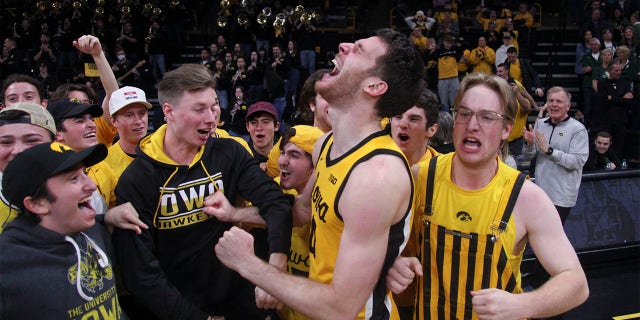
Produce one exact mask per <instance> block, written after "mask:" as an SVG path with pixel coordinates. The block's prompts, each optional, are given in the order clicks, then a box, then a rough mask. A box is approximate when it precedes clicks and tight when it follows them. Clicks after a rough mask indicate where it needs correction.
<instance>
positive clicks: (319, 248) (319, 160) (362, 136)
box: [215, 29, 424, 319]
mask: <svg viewBox="0 0 640 320" xmlns="http://www.w3.org/2000/svg"><path fill="white" fill-rule="evenodd" d="M333 62H334V64H335V68H334V69H333V71H331V72H330V73H328V74H325V75H324V76H323V77H322V79H321V80H319V81H318V82H316V90H317V92H318V93H320V94H321V95H322V96H323V97H324V98H325V99H326V100H327V102H328V103H329V118H330V119H331V123H332V126H333V132H332V133H329V134H327V135H326V136H325V137H323V138H320V139H319V140H318V143H317V144H316V146H315V148H314V152H313V160H314V163H316V170H315V172H314V174H313V176H312V178H310V179H309V182H308V183H307V186H306V187H305V189H304V191H303V192H302V194H300V195H298V196H297V197H296V201H295V203H294V207H295V209H294V222H302V223H305V222H306V223H308V222H311V224H312V226H311V236H310V243H309V247H310V253H311V255H310V270H309V279H307V278H302V277H296V276H293V275H289V274H287V273H285V272H283V271H281V270H277V269H276V268H273V267H271V266H269V265H267V264H266V263H265V262H263V261H261V260H260V259H258V258H257V257H255V255H254V254H253V239H252V238H251V236H250V235H249V234H248V233H246V232H245V231H243V230H241V229H239V228H235V227H234V228H232V229H231V230H229V231H227V232H225V235H224V237H222V238H221V239H220V241H219V242H218V244H217V245H216V248H215V249H216V254H217V255H218V258H219V259H220V261H221V262H222V263H224V264H225V265H226V266H228V267H230V268H231V269H234V270H236V271H238V272H239V273H240V275H242V276H243V277H245V278H247V279H249V280H250V281H252V282H253V283H255V284H256V285H257V286H258V287H259V288H261V289H263V290H265V291H266V292H267V293H269V294H271V295H272V298H273V297H275V298H276V299H278V300H279V302H282V303H284V304H286V305H287V306H289V307H291V308H292V309H294V310H296V311H297V312H300V313H302V314H304V315H305V316H308V317H309V318H312V319H373V318H375V319H398V314H397V310H396V308H395V305H394V303H393V301H392V300H391V298H390V292H389V291H388V290H387V288H386V286H385V283H384V277H383V276H382V275H384V274H386V272H387V269H388V267H390V266H391V264H393V261H394V260H395V258H396V257H397V256H398V255H399V253H400V252H401V251H402V248H403V247H404V244H405V242H406V238H407V236H408V234H409V228H410V225H409V223H410V221H411V220H410V219H411V210H410V207H411V202H412V195H413V183H412V179H411V174H410V172H409V166H408V163H407V160H406V158H405V157H404V156H403V154H402V151H401V150H400V149H399V148H398V147H397V146H396V145H395V143H394V142H393V139H392V138H391V136H389V135H388V134H386V133H384V132H381V129H380V120H381V118H382V117H392V116H395V115H397V114H401V113H403V112H404V111H406V110H407V109H409V108H410V107H411V106H412V105H413V104H414V103H415V101H416V100H417V97H418V94H419V91H420V88H421V86H422V78H423V74H422V70H423V69H424V66H423V64H422V59H421V58H420V57H419V56H418V55H417V54H416V51H415V50H414V49H412V44H411V41H410V40H409V39H407V38H406V36H404V35H402V34H401V33H399V32H397V31H393V30H391V29H382V30H379V31H378V32H376V35H375V36H373V37H370V38H366V39H361V40H358V41H356V42H355V43H342V44H340V45H339V53H338V54H337V55H336V57H335V59H334V60H333ZM277 302H278V301H268V300H267V299H264V300H261V301H258V306H261V307H268V308H269V307H275V306H276V305H277Z"/></svg>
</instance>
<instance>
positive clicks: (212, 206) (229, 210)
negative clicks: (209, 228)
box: [202, 191, 236, 222]
mask: <svg viewBox="0 0 640 320" xmlns="http://www.w3.org/2000/svg"><path fill="white" fill-rule="evenodd" d="M235 210H236V208H235V207H234V206H232V205H231V203H230V202H229V199H227V197H226V196H225V195H224V193H223V192H222V191H217V192H216V193H214V194H212V195H210V196H208V197H206V198H205V199H204V207H203V208H202V211H203V212H204V213H206V214H208V215H210V216H214V217H216V219H218V220H220V221H224V222H235V221H233V218H234V216H235V214H234V212H235Z"/></svg>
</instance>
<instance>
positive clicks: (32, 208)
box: [22, 196, 49, 216]
mask: <svg viewBox="0 0 640 320" xmlns="http://www.w3.org/2000/svg"><path fill="white" fill-rule="evenodd" d="M22 204H24V207H25V208H26V209H27V210H29V212H32V213H34V214H37V215H39V216H40V215H45V214H48V213H49V201H47V200H46V199H43V198H40V199H34V198H33V197H31V196H28V197H26V198H24V200H23V201H22Z"/></svg>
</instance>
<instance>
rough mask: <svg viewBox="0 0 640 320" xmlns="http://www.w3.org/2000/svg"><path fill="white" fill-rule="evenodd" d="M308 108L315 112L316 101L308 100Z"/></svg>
mask: <svg viewBox="0 0 640 320" xmlns="http://www.w3.org/2000/svg"><path fill="white" fill-rule="evenodd" d="M309 109H311V112H314V113H315V112H316V103H315V102H313V100H311V101H309Z"/></svg>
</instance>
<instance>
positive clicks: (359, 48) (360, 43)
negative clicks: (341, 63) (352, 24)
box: [354, 40, 365, 53]
mask: <svg viewBox="0 0 640 320" xmlns="http://www.w3.org/2000/svg"><path fill="white" fill-rule="evenodd" d="M354 44H355V45H356V47H358V50H360V52H362V53H365V50H364V47H363V46H362V42H361V41H360V40H358V41H356V42H355V43H354Z"/></svg>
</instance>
